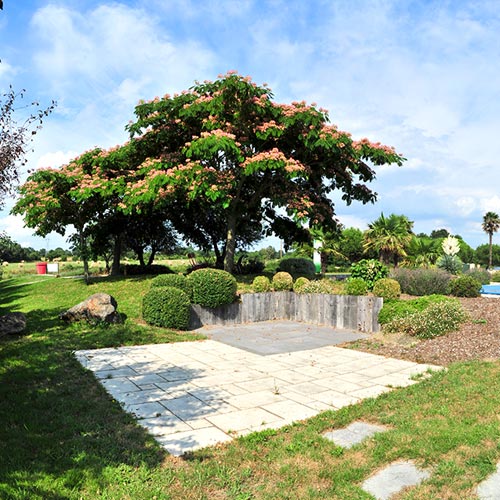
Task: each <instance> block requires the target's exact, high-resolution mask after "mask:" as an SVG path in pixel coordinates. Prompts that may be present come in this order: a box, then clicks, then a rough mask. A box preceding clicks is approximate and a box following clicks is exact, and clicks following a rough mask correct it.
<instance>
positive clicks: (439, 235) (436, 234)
mask: <svg viewBox="0 0 500 500" xmlns="http://www.w3.org/2000/svg"><path fill="white" fill-rule="evenodd" d="M449 235H450V232H449V231H448V230H447V229H434V230H433V231H432V232H431V238H433V239H440V240H442V239H443V238H446V237H447V236H449Z"/></svg>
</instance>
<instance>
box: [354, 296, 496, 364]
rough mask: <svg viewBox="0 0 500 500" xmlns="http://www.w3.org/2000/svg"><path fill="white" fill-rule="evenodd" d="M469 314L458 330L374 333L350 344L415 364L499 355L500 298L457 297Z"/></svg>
mask: <svg viewBox="0 0 500 500" xmlns="http://www.w3.org/2000/svg"><path fill="white" fill-rule="evenodd" d="M459 300H460V302H461V303H462V306H463V307H464V309H465V310H466V311H467V312H468V313H469V314H470V320H469V321H468V322H467V323H465V324H463V325H462V327H461V328H460V330H458V331H456V332H451V333H448V334H447V335H443V336H442V337H437V338H435V339H430V340H419V339H417V338H415V337H408V336H405V335H385V334H383V333H379V334H375V335H373V336H372V337H371V338H370V339H366V340H363V341H357V342H356V343H355V345H352V344H351V347H354V348H355V349H358V350H362V351H369V352H373V353H377V354H381V355H383V356H389V357H393V358H399V359H407V360H410V361H416V362H418V363H432V364H437V365H442V366H446V365H448V364H450V363H453V362H455V361H467V360H473V359H483V360H493V359H499V358H500V298H490V297H478V298H473V299H469V298H467V299H466V298H461V299H459Z"/></svg>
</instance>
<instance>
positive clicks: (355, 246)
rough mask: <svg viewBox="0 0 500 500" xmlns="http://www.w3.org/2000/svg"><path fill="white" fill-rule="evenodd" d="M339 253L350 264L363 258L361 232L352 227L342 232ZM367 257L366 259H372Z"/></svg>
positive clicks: (369, 256)
mask: <svg viewBox="0 0 500 500" xmlns="http://www.w3.org/2000/svg"><path fill="white" fill-rule="evenodd" d="M339 249H340V253H341V254H342V255H343V256H344V257H345V258H346V259H347V260H348V261H349V262H350V263H353V262H358V261H359V260H361V259H363V258H364V257H365V251H364V248H363V231H361V229H357V228H354V227H347V228H345V229H343V230H342V233H341V235H340V243H339ZM372 257H373V256H372V255H368V256H367V258H369V259H370V258H372Z"/></svg>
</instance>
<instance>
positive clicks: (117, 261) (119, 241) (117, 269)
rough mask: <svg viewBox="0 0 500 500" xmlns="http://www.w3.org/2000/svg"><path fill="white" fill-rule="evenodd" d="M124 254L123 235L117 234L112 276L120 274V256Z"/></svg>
mask: <svg viewBox="0 0 500 500" xmlns="http://www.w3.org/2000/svg"><path fill="white" fill-rule="evenodd" d="M121 254H122V235H121V234H117V235H116V236H115V245H114V248H113V264H112V265H111V276H118V275H119V274H120V257H121Z"/></svg>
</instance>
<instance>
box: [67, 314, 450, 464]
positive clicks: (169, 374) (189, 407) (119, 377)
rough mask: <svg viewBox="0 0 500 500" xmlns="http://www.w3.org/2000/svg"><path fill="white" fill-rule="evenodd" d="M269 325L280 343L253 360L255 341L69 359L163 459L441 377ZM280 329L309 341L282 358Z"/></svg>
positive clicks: (336, 337)
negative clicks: (151, 439) (88, 373)
mask: <svg viewBox="0 0 500 500" xmlns="http://www.w3.org/2000/svg"><path fill="white" fill-rule="evenodd" d="M272 323H273V324H274V326H273V328H269V329H268V331H269V335H270V336H272V335H275V336H277V337H279V338H276V339H275V340H276V345H280V346H281V347H280V349H278V350H277V352H269V350H270V346H272V342H270V343H269V345H261V347H263V350H264V351H265V352H264V353H262V352H261V353H259V352H258V351H259V350H262V349H260V348H257V347H258V344H259V342H254V344H253V345H251V346H249V347H248V346H247V348H248V349H249V350H246V349H244V348H243V346H240V347H235V346H234V345H228V344H227V343H223V342H220V341H218V340H214V339H208V340H203V341H197V342H182V343H173V344H154V345H142V346H134V347H119V348H106V349H97V350H85V351H78V352H76V357H77V359H78V360H79V361H80V362H81V363H82V365H83V366H85V367H86V368H88V369H89V370H92V371H93V372H94V374H95V376H96V377H97V379H98V380H99V382H100V383H101V384H102V385H103V386H104V387H105V388H106V390H107V391H108V392H109V393H110V394H111V395H112V396H113V397H114V398H115V399H116V400H117V401H119V402H120V403H121V404H122V405H123V407H124V408H125V410H126V411H129V412H131V413H132V414H134V415H135V416H136V417H137V418H138V422H139V423H140V424H141V425H142V426H144V427H145V428H146V429H147V430H148V431H149V432H150V433H151V434H152V435H153V436H155V438H156V439H157V440H158V442H159V443H160V444H161V445H162V446H164V448H165V449H166V450H167V451H168V452H169V453H171V454H173V455H178V456H179V455H183V454H184V453H186V452H189V451H192V450H196V449H199V448H203V447H205V446H210V445H214V444H217V443H221V442H225V441H229V440H231V439H232V438H233V437H235V436H240V435H244V434H248V433H250V432H254V431H259V430H263V429H269V428H279V427H282V426H284V425H287V424H290V423H292V422H294V421H298V420H302V419H306V418H309V417H312V416H314V415H316V414H317V413H319V412H321V411H324V410H329V409H339V408H341V407H343V406H346V405H349V404H351V403H356V402H357V401H360V400H361V399H363V398H367V397H374V396H378V395H379V394H382V393H384V392H387V391H390V390H391V389H392V388H394V387H402V386H407V385H410V384H413V383H415V381H414V380H413V379H412V377H413V376H414V375H417V374H421V373H424V372H426V371H427V370H428V369H429V368H432V369H440V368H441V367H438V366H432V365H426V364H417V363H414V362H411V361H404V360H397V359H392V358H386V357H383V356H379V355H376V354H370V353H366V352H359V351H354V350H350V349H342V348H339V347H335V345H332V344H334V343H341V342H345V341H347V340H350V338H349V337H348V336H349V335H351V334H349V332H344V333H343V332H338V331H335V330H333V329H331V328H328V330H329V332H330V335H331V338H330V343H329V344H328V345H325V342H324V340H321V342H319V341H318V340H317V339H316V338H315V332H317V333H318V335H319V336H320V337H321V338H323V337H322V335H323V334H324V333H325V331H324V328H321V327H317V326H312V325H304V324H303V323H301V324H296V323H292V322H272ZM262 328H263V325H261V324H254V325H247V327H246V328H245V327H242V326H239V327H237V331H238V332H239V334H241V332H242V331H244V332H245V333H244V335H240V336H241V339H242V341H243V340H245V338H247V337H251V336H252V332H253V331H255V332H257V333H256V335H257V336H260V337H261V339H264V338H265V332H262ZM233 329H234V327H233ZM264 329H265V326H264ZM259 330H260V331H259ZM287 330H289V331H291V332H292V336H294V334H293V332H294V331H297V330H300V331H302V332H303V337H304V338H305V337H308V336H309V337H310V339H309V341H307V342H306V341H305V340H304V342H302V344H301V343H300V342H299V341H298V340H297V339H295V340H294V341H293V344H294V345H292V346H289V347H288V350H286V349H285V348H286V346H287V342H286V339H283V337H284V333H283V332H286V331H287ZM218 331H219V333H220V335H222V336H224V335H225V333H224V332H222V333H221V332H220V329H219V328H213V327H211V328H208V329H201V332H202V333H206V334H207V335H213V336H214V338H215V336H216V335H215V334H216V332H218ZM226 333H227V332H226ZM320 334H321V335H320ZM262 342H263V340H261V344H262ZM316 342H319V344H321V345H320V346H317V345H315V343H316ZM297 347H300V349H299V350H297ZM294 348H295V350H294ZM283 349H285V350H283ZM252 351H254V352H252ZM263 354H267V355H263Z"/></svg>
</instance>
